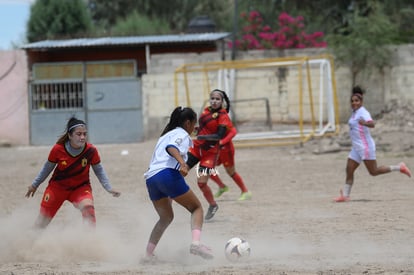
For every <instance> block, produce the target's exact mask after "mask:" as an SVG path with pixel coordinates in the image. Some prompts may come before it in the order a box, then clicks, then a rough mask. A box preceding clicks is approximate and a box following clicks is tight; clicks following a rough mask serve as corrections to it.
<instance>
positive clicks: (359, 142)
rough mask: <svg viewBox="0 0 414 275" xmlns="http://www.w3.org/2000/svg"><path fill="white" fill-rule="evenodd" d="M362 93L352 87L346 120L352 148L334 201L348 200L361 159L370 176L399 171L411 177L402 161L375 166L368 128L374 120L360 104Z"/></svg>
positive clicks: (372, 143) (371, 126) (358, 88)
mask: <svg viewBox="0 0 414 275" xmlns="http://www.w3.org/2000/svg"><path fill="white" fill-rule="evenodd" d="M363 93H364V92H363V90H362V89H361V88H360V87H359V86H356V87H354V88H353V89H352V96H351V107H352V115H351V117H350V119H349V121H348V125H349V128H350V129H349V135H350V137H351V141H352V149H351V152H350V153H349V155H348V161H347V165H346V180H345V184H344V187H343V189H341V190H340V196H339V197H337V198H335V199H334V200H335V201H336V202H346V201H349V200H350V194H351V189H352V185H353V183H354V172H355V170H356V169H357V168H358V166H359V164H360V163H361V162H362V161H363V162H364V164H365V167H366V168H367V170H368V172H369V174H370V175H371V176H377V175H381V174H386V173H389V172H392V171H399V172H401V173H403V174H405V175H407V176H409V177H411V172H410V170H409V169H408V167H407V166H406V165H405V163H403V162H401V163H400V164H398V165H390V166H377V160H376V155H375V142H374V140H373V138H372V137H371V133H370V130H369V128H374V127H375V122H374V120H373V119H372V117H371V114H370V113H369V112H368V111H367V109H365V107H364V106H362V104H363Z"/></svg>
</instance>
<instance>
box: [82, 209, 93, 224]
mask: <svg viewBox="0 0 414 275" xmlns="http://www.w3.org/2000/svg"><path fill="white" fill-rule="evenodd" d="M81 213H82V217H83V219H84V220H85V221H88V222H89V223H91V224H95V223H96V217H95V207H94V206H93V205H86V206H84V207H83V208H82V209H81Z"/></svg>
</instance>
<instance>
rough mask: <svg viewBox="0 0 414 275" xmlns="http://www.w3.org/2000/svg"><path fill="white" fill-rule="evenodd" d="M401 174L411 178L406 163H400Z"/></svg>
mask: <svg viewBox="0 0 414 275" xmlns="http://www.w3.org/2000/svg"><path fill="white" fill-rule="evenodd" d="M400 172H401V173H403V174H406V175H407V176H409V177H410V178H411V171H410V169H408V167H407V165H405V163H404V162H401V163H400Z"/></svg>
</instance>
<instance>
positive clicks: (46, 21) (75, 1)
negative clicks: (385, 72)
mask: <svg viewBox="0 0 414 275" xmlns="http://www.w3.org/2000/svg"><path fill="white" fill-rule="evenodd" d="M90 27H91V17H90V15H89V13H88V10H87V8H86V5H85V2H84V1H82V0H36V2H34V4H33V5H32V6H31V8H30V18H29V21H28V24H27V40H28V41H29V42H34V41H39V40H44V39H59V38H73V37H78V36H81V35H87V34H88V32H89V30H90Z"/></svg>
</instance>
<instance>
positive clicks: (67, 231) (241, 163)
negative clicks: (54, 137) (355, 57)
mask: <svg viewBox="0 0 414 275" xmlns="http://www.w3.org/2000/svg"><path fill="white" fill-rule="evenodd" d="M379 125H380V124H379ZM379 128H380V129H381V127H379ZM411 128H412V127H411ZM383 129H385V127H383ZM375 131H376V130H374V132H375ZM378 136H379V135H378V134H377V137H378ZM386 137H389V139H388V140H386ZM339 138H341V137H339ZM339 138H338V139H339ZM407 139H412V133H411V132H404V131H400V132H399V133H395V132H394V133H393V134H392V135H391V134H388V135H387V133H386V131H384V132H383V135H382V138H381V140H380V142H379V143H381V144H382V145H384V146H381V144H379V145H380V148H388V149H383V150H382V149H381V150H378V152H377V158H378V164H384V165H390V164H397V163H399V162H400V161H404V162H406V163H407V165H408V166H409V167H411V168H412V170H414V150H413V149H412V148H411V147H410V146H409V147H408V149H407V147H405V148H406V149H404V146H407V144H406V143H404V142H402V141H404V140H407ZM155 142H156V140H150V141H146V142H144V143H137V144H119V145H97V147H98V149H99V150H100V153H101V157H102V162H103V165H104V167H105V169H106V171H107V174H108V175H109V177H110V179H111V181H112V184H113V186H114V187H115V188H116V189H118V190H120V191H121V192H122V195H121V197H119V198H113V197H112V196H110V195H109V194H107V193H106V192H105V191H104V189H103V188H102V187H101V186H100V184H99V182H98V181H97V179H96V177H95V175H93V173H91V179H92V185H93V189H94V195H95V203H96V205H95V208H96V215H97V228H96V230H95V231H92V232H91V231H88V230H85V228H84V227H83V225H82V222H81V216H80V213H79V212H78V211H77V210H76V209H75V208H74V207H73V206H72V205H70V204H68V203H65V204H64V205H63V207H62V208H61V210H60V212H58V214H57V216H56V218H55V219H54V220H53V221H52V223H51V224H50V226H49V227H48V228H47V229H46V230H45V231H44V232H34V231H32V230H31V226H32V224H33V222H34V220H35V218H36V216H37V213H38V210H39V204H40V200H41V196H42V193H43V191H44V189H45V187H46V185H47V183H46V182H45V183H43V184H42V185H41V187H40V188H39V190H38V193H36V194H35V196H34V197H33V198H30V199H27V198H25V197H24V194H25V192H26V190H27V186H28V185H29V184H30V183H31V181H32V179H33V178H34V177H35V176H36V175H37V173H38V171H39V170H40V168H41V167H42V165H43V163H44V161H45V160H46V158H47V155H48V152H49V150H50V147H30V146H29V147H8V148H7V147H3V148H0V164H1V165H0V186H1V192H0V236H1V238H0V274H44V275H46V274H56V275H58V274H59V275H63V274H76V275H78V274H318V275H322V274H397V273H398V274H414V260H413V259H414V209H413V200H414V182H413V178H408V177H406V176H405V175H402V174H400V173H398V172H395V173H390V174H387V175H382V176H378V177H372V176H370V175H369V174H368V172H367V171H366V169H365V167H360V169H358V170H357V173H356V179H355V186H354V188H353V190H352V196H351V197H352V201H350V202H348V203H334V202H333V201H332V199H333V198H334V197H335V196H337V195H338V191H339V189H340V188H341V187H342V185H343V183H344V177H345V164H346V158H347V154H348V149H347V148H342V149H340V150H337V152H335V153H329V154H328V153H326V154H314V151H315V149H317V148H318V147H320V145H321V144H322V143H323V142H325V143H326V140H325V141H318V140H313V141H310V142H308V143H306V144H304V145H303V146H285V147H259V148H239V149H237V151H236V163H237V164H236V165H237V170H238V171H239V173H240V174H241V175H242V177H243V178H244V180H245V182H246V184H247V186H248V187H249V188H250V190H251V192H252V193H253V199H252V200H250V201H243V202H239V201H237V198H238V196H239V190H238V188H237V187H236V185H235V184H234V183H232V181H231V179H230V178H229V177H228V176H227V175H225V172H224V170H223V169H222V168H220V172H221V175H222V177H223V179H224V181H225V182H226V183H227V184H228V185H229V186H230V188H231V189H230V191H229V192H228V193H225V194H224V195H223V196H222V197H221V198H220V199H218V203H219V207H220V209H219V210H218V212H217V214H216V216H215V217H214V218H213V220H212V221H210V222H207V223H205V224H204V228H203V232H202V241H203V242H204V243H205V244H207V245H209V246H211V247H212V249H213V251H214V253H215V258H214V259H213V260H203V259H201V258H199V257H196V256H192V255H190V254H189V251H188V250H189V244H190V238H191V234H190V228H189V221H190V216H189V214H188V212H187V211H186V210H184V209H182V208H181V207H180V206H178V205H177V204H174V209H175V219H174V221H173V223H172V224H171V226H170V227H169V228H168V229H167V231H166V233H165V235H164V236H163V238H162V239H161V242H160V244H159V246H158V247H157V249H156V251H155V252H156V255H157V256H158V259H159V261H158V262H156V263H155V264H144V263H141V261H140V260H141V258H142V256H143V254H144V251H145V246H146V242H147V239H148V237H149V233H150V231H151V228H152V226H153V225H154V223H155V222H156V219H157V216H156V213H155V211H154V210H153V208H152V204H151V203H150V201H149V199H148V196H147V192H146V188H145V183H144V179H143V176H142V175H143V173H144V171H145V170H146V168H147V165H148V162H149V160H150V157H151V153H152V150H153V146H154V145H155ZM329 142H330V143H332V140H331V141H329ZM389 148H399V149H398V150H390V149H389ZM187 181H188V183H189V184H190V186H191V187H192V188H193V190H194V191H195V192H196V193H197V194H198V196H199V198H200V200H201V201H202V204H203V206H204V208H205V209H206V208H207V203H206V201H205V199H204V198H203V197H202V196H201V193H200V192H199V190H198V187H197V186H196V180H195V172H194V171H191V173H190V175H189V176H188V177H187ZM210 186H211V187H212V188H213V189H214V191H215V190H216V186H215V185H214V184H213V183H210ZM234 236H240V237H243V238H245V239H246V240H247V241H248V242H249V243H250V245H251V256H250V257H249V258H247V259H243V260H242V261H240V262H237V263H232V262H229V261H227V260H226V258H225V256H224V244H225V243H226V241H227V240H228V239H230V238H231V237H234Z"/></svg>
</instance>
